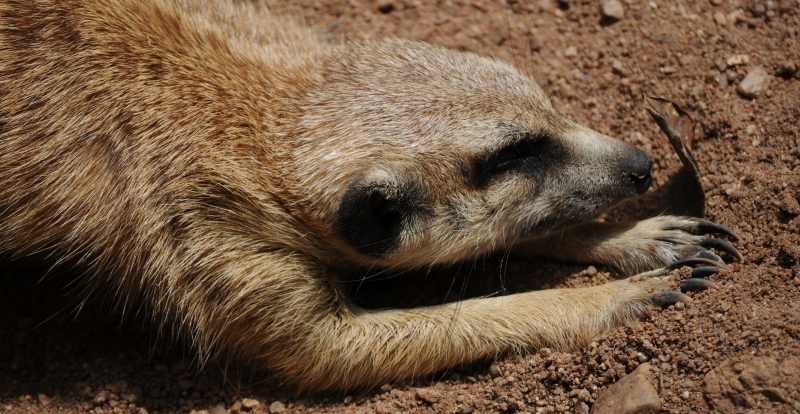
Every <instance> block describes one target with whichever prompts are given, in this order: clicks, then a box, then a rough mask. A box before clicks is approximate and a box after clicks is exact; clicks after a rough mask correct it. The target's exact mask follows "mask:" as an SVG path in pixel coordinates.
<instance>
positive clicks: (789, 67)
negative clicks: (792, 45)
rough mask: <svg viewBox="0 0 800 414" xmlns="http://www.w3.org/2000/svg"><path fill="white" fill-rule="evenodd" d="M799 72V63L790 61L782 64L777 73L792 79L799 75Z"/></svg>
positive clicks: (784, 77)
mask: <svg viewBox="0 0 800 414" xmlns="http://www.w3.org/2000/svg"><path fill="white" fill-rule="evenodd" d="M797 72H798V69H797V65H796V64H794V63H792V62H788V63H783V64H781V65H780V66H779V67H778V70H777V71H776V72H775V74H776V75H778V76H780V77H781V78H783V79H791V78H793V77H794V76H795V75H797Z"/></svg>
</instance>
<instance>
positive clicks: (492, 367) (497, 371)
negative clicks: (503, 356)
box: [489, 362, 503, 377]
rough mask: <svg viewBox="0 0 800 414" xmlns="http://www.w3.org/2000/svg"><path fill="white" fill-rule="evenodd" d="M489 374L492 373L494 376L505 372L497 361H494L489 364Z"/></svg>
mask: <svg viewBox="0 0 800 414" xmlns="http://www.w3.org/2000/svg"><path fill="white" fill-rule="evenodd" d="M489 374H491V375H492V376H493V377H499V376H500V375H502V374H503V372H502V371H500V367H499V366H498V365H497V363H496V362H493V363H492V365H489Z"/></svg>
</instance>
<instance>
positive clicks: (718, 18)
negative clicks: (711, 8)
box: [714, 12, 728, 26]
mask: <svg viewBox="0 0 800 414" xmlns="http://www.w3.org/2000/svg"><path fill="white" fill-rule="evenodd" d="M714 22H716V23H717V24H718V25H720V26H725V25H726V24H728V18H727V17H725V13H723V12H715V13H714Z"/></svg>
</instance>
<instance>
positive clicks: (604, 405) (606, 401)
mask: <svg viewBox="0 0 800 414" xmlns="http://www.w3.org/2000/svg"><path fill="white" fill-rule="evenodd" d="M650 369H651V368H650V364H648V363H645V364H641V365H639V367H638V368H636V370H635V371H633V372H631V373H630V374H629V375H627V376H625V377H623V378H622V379H620V380H619V381H617V382H616V383H614V384H612V385H611V386H609V387H608V388H606V389H605V390H603V391H602V392H600V395H599V396H598V398H597V401H596V402H595V404H594V407H592V413H594V414H634V413H655V412H658V411H659V410H660V409H661V399H660V398H659V396H658V392H657V391H656V387H655V386H654V385H653V383H652V379H651V377H650Z"/></svg>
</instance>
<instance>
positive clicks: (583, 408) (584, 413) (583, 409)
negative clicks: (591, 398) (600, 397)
mask: <svg viewBox="0 0 800 414" xmlns="http://www.w3.org/2000/svg"><path fill="white" fill-rule="evenodd" d="M575 414H589V406H588V405H586V403H585V402H580V403H578V404H576V405H575Z"/></svg>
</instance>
